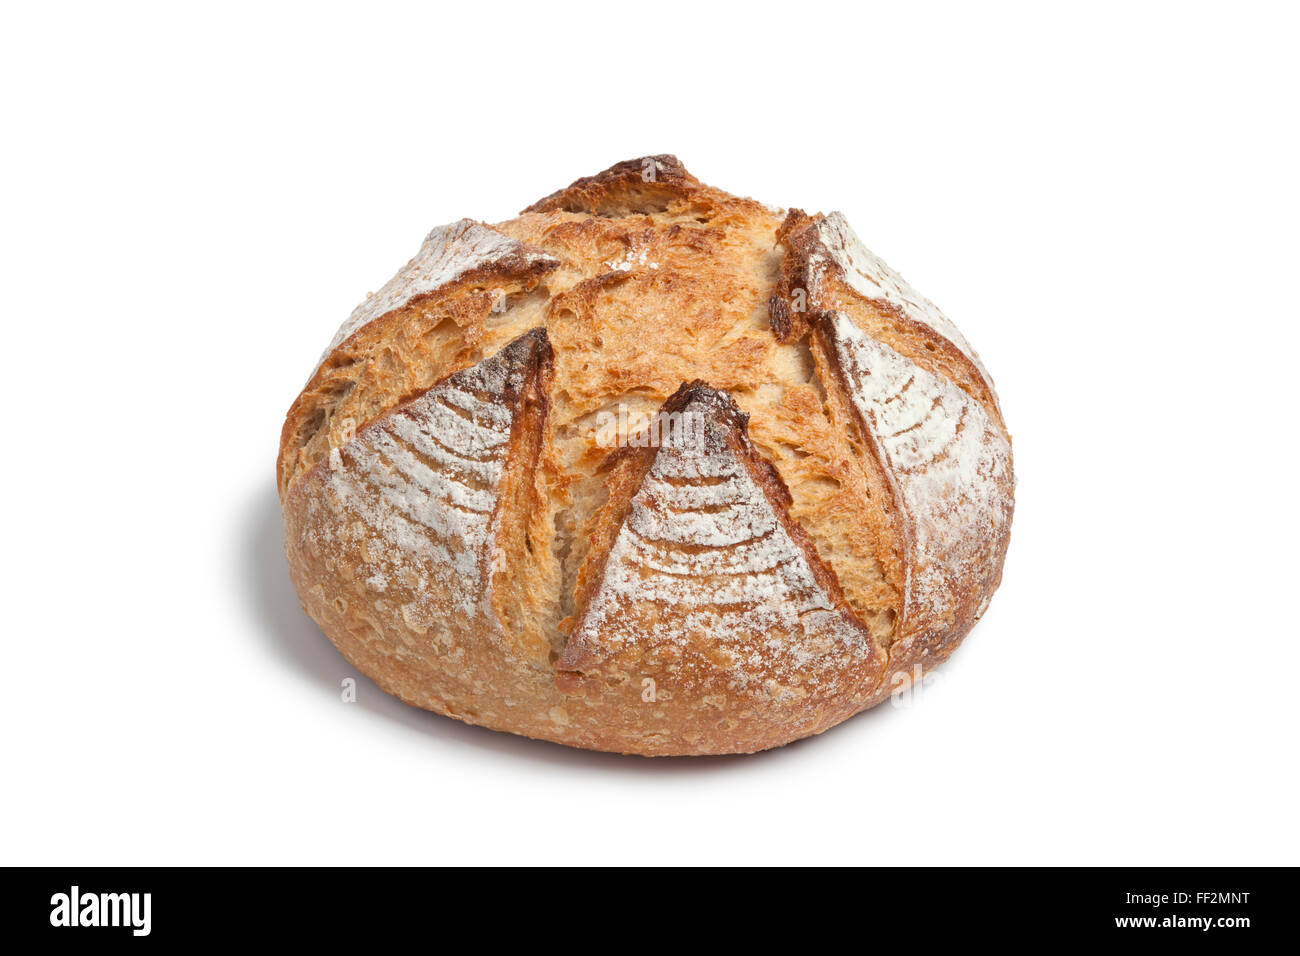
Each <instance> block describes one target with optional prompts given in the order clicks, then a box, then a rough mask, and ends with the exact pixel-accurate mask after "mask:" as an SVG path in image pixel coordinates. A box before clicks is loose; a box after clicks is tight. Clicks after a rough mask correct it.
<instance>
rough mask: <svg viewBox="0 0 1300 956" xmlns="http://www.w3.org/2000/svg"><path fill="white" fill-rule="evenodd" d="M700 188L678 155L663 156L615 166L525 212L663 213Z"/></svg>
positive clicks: (599, 214)
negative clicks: (674, 203) (676, 201)
mask: <svg viewBox="0 0 1300 956" xmlns="http://www.w3.org/2000/svg"><path fill="white" fill-rule="evenodd" d="M700 188H701V184H700V181H699V180H698V179H696V178H695V177H694V176H692V175H691V174H690V173H689V172H687V171H686V167H685V166H683V165H682V164H681V161H680V160H678V158H677V157H676V156H673V155H671V154H669V153H660V154H658V155H656V156H641V157H639V158H637V159H627V160H624V161H623V162H621V163H615V164H614V165H613V166H610V167H609V168H608V169H606V170H604V171H602V172H599V173H597V174H596V175H594V176H583V177H582V178H581V179H577V180H574V181H573V182H572V183H570V184H569V185H568V186H566V187H565V188H564V189H559V190H556V191H555V192H553V193H551V194H550V195H549V196H547V197H545V198H544V199H539V200H538V201H537V202H535V203H533V204H532V205H531V206H529V207H527V208H526V209H524V210H523V213H530V212H552V211H555V210H559V211H563V212H573V213H587V214H589V215H593V216H605V217H609V218H613V217H617V216H628V215H636V214H644V213H649V212H663V211H665V210H666V209H667V208H668V207H669V205H671V204H672V202H673V201H674V200H676V199H680V198H683V197H686V196H689V195H690V194H691V193H692V192H694V191H695V190H697V189H700Z"/></svg>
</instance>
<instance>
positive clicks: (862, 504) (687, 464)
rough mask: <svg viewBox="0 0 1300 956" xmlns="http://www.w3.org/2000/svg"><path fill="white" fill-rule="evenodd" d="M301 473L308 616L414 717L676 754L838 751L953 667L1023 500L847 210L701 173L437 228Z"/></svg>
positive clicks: (969, 362) (978, 383)
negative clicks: (839, 742) (833, 734)
mask: <svg viewBox="0 0 1300 956" xmlns="http://www.w3.org/2000/svg"><path fill="white" fill-rule="evenodd" d="M278 480H279V490H280V498H281V502H282V504H283V508H284V519H285V533H286V551H287V554H288V559H289V567H290V570H291V572H292V576H293V580H294V582H295V584H296V586H297V588H298V593H299V595H300V597H301V600H302V604H303V608H304V609H305V610H306V612H307V613H308V614H309V615H311V617H312V618H313V619H314V620H315V621H316V622H317V623H318V624H319V625H320V627H321V629H322V630H323V631H324V632H325V634H326V635H328V636H329V638H330V639H331V640H332V641H333V642H334V643H335V644H336V645H337V646H338V648H339V650H341V651H342V652H343V654H344V655H345V656H346V657H347V659H348V660H349V661H351V662H352V664H353V665H355V666H356V667H357V668H358V669H359V670H360V671H362V672H363V673H365V674H367V675H368V676H370V677H371V678H373V679H374V680H375V682H376V683H377V684H378V685H379V686H380V687H382V688H383V689H384V690H385V691H387V692H389V693H392V694H395V695H397V696H398V697H400V698H401V699H402V700H404V701H406V702H407V703H410V704H414V705H416V706H418V707H424V708H427V709H429V710H433V711H437V712H438V713H440V714H446V715H447V716H449V717H455V718H457V719H458V720H463V721H466V722H469V723H473V724H481V725H483V726H485V727H491V728H494V729H496V730H505V731H511V732H513V733H517V734H525V735H527V736H530V737H538V738H544V739H546V740H552V741H557V742H559V743H564V744H569V745H572V746H576V747H586V748H592V749H597V750H612V751H621V752H625V753H637V754H645V755H670V754H716V753H748V752H752V751H756V750H762V749H765V748H768V747H774V746H778V745H780V744H784V743H787V742H789V741H791V740H795V739H797V738H800V737H805V736H808V735H810V734H816V733H819V732H821V731H823V730H826V729H827V728H829V727H831V726H833V725H835V724H837V723H839V722H840V721H842V720H844V719H845V718H847V717H849V716H852V715H853V714H855V713H857V712H858V711H861V710H863V709H865V708H867V707H871V706H872V705H874V704H876V703H878V702H880V701H881V700H883V699H884V698H885V697H887V696H888V695H889V694H890V693H891V692H894V691H897V690H899V689H900V688H903V687H906V686H908V684H909V683H910V682H913V681H915V680H916V679H917V678H918V677H919V676H920V675H921V674H922V673H923V672H924V671H926V670H928V669H929V668H931V667H933V666H934V665H936V664H938V663H939V662H940V661H942V660H944V659H945V658H946V657H947V656H948V655H949V654H950V653H952V651H953V649H954V648H955V647H956V646H957V644H958V643H959V642H960V641H961V639H962V637H964V636H965V634H966V633H967V632H968V631H969V630H970V628H971V626H972V625H973V624H974V623H975V621H976V620H977V619H978V618H979V617H980V615H981V614H982V613H983V612H984V609H985V608H986V607H987V606H988V602H989V598H990V596H991V595H992V593H993V591H994V590H995V589H996V587H997V586H998V583H999V581H1000V580H1001V573H1002V563H1003V558H1004V556H1005V553H1006V547H1007V539H1008V534H1009V531H1010V525H1011V513H1012V489H1013V485H1014V478H1013V475H1012V462H1011V444H1010V439H1009V436H1008V433H1007V430H1006V427H1005V425H1004V423H1003V421H1002V415H1001V411H1000V409H999V407H998V402H997V397H996V395H995V394H994V391H993V383H992V380H991V379H990V378H989V375H988V373H987V372H986V371H985V370H984V367H983V365H982V364H981V363H980V360H979V357H978V356H977V355H976V354H975V352H974V350H973V349H971V347H970V346H969V345H968V344H967V342H966V340H965V339H964V338H963V337H962V335H961V333H960V332H958V331H957V329H956V328H955V327H954V326H953V325H952V323H951V322H949V321H948V320H947V319H946V318H945V317H944V316H943V314H942V313H941V312H940V311H939V310H938V309H937V308H936V307H935V306H934V305H933V304H932V303H931V302H930V301H929V300H927V299H925V298H924V297H923V296H921V295H920V294H918V293H917V292H916V291H915V290H913V289H912V288H911V286H909V285H908V284H907V283H906V282H904V281H903V279H902V277H901V276H899V275H898V273H896V272H894V271H893V270H892V269H890V268H889V267H888V266H887V265H885V263H883V262H882V261H881V260H880V259H878V258H876V256H874V255H873V254H872V253H871V252H869V251H868V250H867V249H866V248H865V247H864V246H863V245H862V243H861V242H860V241H859V240H858V238H857V236H855V235H854V233H853V231H852V230H851V229H850V228H849V225H848V223H847V222H846V221H845V219H844V217H843V216H841V215H840V214H839V213H831V214H830V215H826V216H822V215H816V216H809V215H806V214H805V213H803V212H801V211H799V210H789V211H788V212H787V211H784V210H776V209H772V208H770V207H768V206H764V205H762V204H760V203H757V202H754V201H753V200H750V199H742V198H738V197H736V196H732V195H729V194H728V193H725V192H722V191H721V190H718V189H714V188H712V187H709V186H705V185H703V184H701V183H700V182H699V181H698V180H696V179H695V178H694V177H693V176H691V175H690V174H689V173H688V172H687V171H686V170H685V169H684V168H683V167H682V166H681V164H680V163H679V162H678V161H677V160H676V159H675V158H674V157H672V156H651V157H645V158H643V159H637V160H631V161H628V162H624V163H619V164H618V165H616V166H613V167H611V168H610V169H608V170H606V171H605V172H603V173H600V174H599V175H596V176H592V177H587V178H584V179H580V180H578V181H577V182H575V183H574V184H573V185H571V186H569V187H568V188H567V189H562V190H560V191H559V192H556V193H554V194H552V195H550V196H548V197H546V198H545V199H543V200H541V201H540V202H537V203H535V204H533V205H532V206H529V207H528V208H527V209H526V210H524V212H523V213H521V214H520V215H519V217H518V218H516V219H512V220H509V221H508V222H502V223H497V224H495V225H485V224H483V223H479V222H475V221H472V220H468V219H464V220H461V221H460V222H456V223H452V224H451V225H448V226H441V227H439V228H437V229H434V230H433V231H432V232H431V233H430V234H429V236H428V238H426V239H425V241H424V245H423V247H422V248H421V249H420V251H419V253H418V254H417V255H416V257H415V258H414V259H412V260H411V261H410V262H409V263H407V265H406V266H405V267H404V268H403V269H402V270H401V271H400V272H399V273H398V274H397V275H396V276H395V277H394V278H393V279H392V280H391V281H390V282H389V283H388V284H387V285H385V286H384V287H383V288H382V289H380V290H379V292H377V293H375V294H373V295H369V296H367V298H366V300H365V301H364V302H363V303H362V304H361V305H360V306H358V307H357V309H356V311H354V312H353V313H352V316H351V317H350V318H349V319H348V321H347V322H346V323H345V324H344V325H343V327H342V328H341V329H340V330H339V332H338V334H337V335H336V336H335V337H334V341H333V342H332V343H331V344H330V346H329V348H328V349H327V350H326V352H325V354H324V356H323V357H322V359H321V361H320V363H319V365H318V366H317V368H316V370H315V372H314V373H313V374H312V376H311V379H310V381H309V382H308V383H307V386H306V387H305V388H304V389H303V391H302V393H301V395H299V396H298V399H297V401H295V402H294V404H293V407H292V408H291V409H290V410H289V414H288V416H287V418H286V421H285V424H284V430H283V433H282V436H281V441H280V456H279V464H278Z"/></svg>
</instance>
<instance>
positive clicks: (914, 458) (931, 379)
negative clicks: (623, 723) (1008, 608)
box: [831, 313, 1012, 638]
mask: <svg viewBox="0 0 1300 956" xmlns="http://www.w3.org/2000/svg"><path fill="white" fill-rule="evenodd" d="M831 329H832V336H833V341H834V348H835V351H836V355H837V357H838V359H839V363H840V367H841V368H842V369H843V370H844V373H845V376H846V378H847V380H848V383H849V386H850V394H851V397H852V400H853V402H854V405H855V406H856V407H857V409H858V411H859V412H860V413H861V415H862V416H863V419H864V420H865V422H866V424H867V426H868V428H867V430H868V432H869V434H870V436H871V437H872V438H873V439H874V441H875V442H876V444H877V446H878V447H879V449H880V451H881V453H882V454H883V457H884V458H885V460H886V461H887V462H888V465H889V468H890V471H891V473H892V475H893V477H894V480H895V482H896V483H897V486H898V489H899V491H900V493H901V495H902V499H903V503H904V507H905V509H906V511H907V517H908V520H909V522H910V525H911V531H912V535H911V542H910V550H911V552H912V553H911V555H910V558H911V560H910V561H909V562H908V581H907V588H906V600H907V607H906V608H905V610H904V624H903V637H904V638H909V637H913V636H915V631H914V630H912V629H911V628H910V627H909V623H908V622H910V621H918V620H922V619H926V618H927V617H929V618H933V617H934V616H938V617H939V618H940V619H943V618H946V617H947V615H948V613H950V612H949V608H950V606H951V605H952V603H953V602H952V594H953V589H954V587H960V583H961V582H962V581H963V580H966V579H970V578H971V577H972V576H974V577H975V578H981V577H982V569H983V568H985V567H988V566H989V565H990V563H991V562H990V558H991V557H992V555H990V554H989V548H990V546H992V545H996V543H997V542H999V541H1002V540H1003V538H1004V536H1005V533H1006V529H1007V525H1008V524H1009V522H1010V518H1011V492H1012V481H1011V446H1010V444H1009V443H1008V442H1007V440H1006V438H1005V436H1004V435H1003V434H1002V431H1001V429H999V428H998V427H997V426H996V425H995V424H994V422H993V421H992V420H991V419H990V418H989V416H988V413H987V412H986V411H985V410H984V408H983V406H982V405H980V403H979V402H977V401H975V400H974V399H973V398H971V397H970V396H969V395H967V394H966V393H965V392H963V391H962V390H961V389H960V388H958V387H957V386H956V385H954V384H953V383H952V382H949V381H948V380H947V379H944V378H941V377H939V376H937V375H932V374H931V373H929V372H927V371H925V370H924V369H922V368H919V367H918V366H917V365H916V364H915V363H913V362H911V361H909V360H907V359H906V358H904V357H903V356H901V355H899V354H898V353H897V352H895V351H894V350H893V349H891V348H890V347H889V346H888V345H885V344H884V343H883V342H877V341H876V340H875V339H872V338H871V337H870V336H868V335H866V334H865V333H864V332H863V331H862V330H861V329H859V328H858V327H857V326H856V325H854V324H853V322H852V320H851V319H849V318H848V316H846V315H843V314H842V313H836V314H834V316H833V319H832V322H831Z"/></svg>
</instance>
